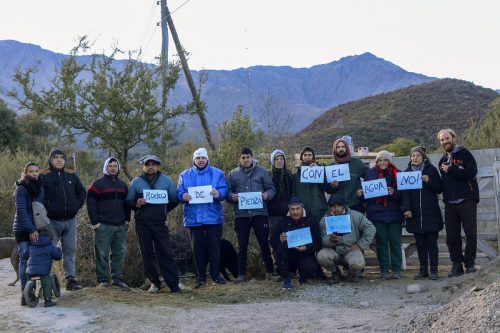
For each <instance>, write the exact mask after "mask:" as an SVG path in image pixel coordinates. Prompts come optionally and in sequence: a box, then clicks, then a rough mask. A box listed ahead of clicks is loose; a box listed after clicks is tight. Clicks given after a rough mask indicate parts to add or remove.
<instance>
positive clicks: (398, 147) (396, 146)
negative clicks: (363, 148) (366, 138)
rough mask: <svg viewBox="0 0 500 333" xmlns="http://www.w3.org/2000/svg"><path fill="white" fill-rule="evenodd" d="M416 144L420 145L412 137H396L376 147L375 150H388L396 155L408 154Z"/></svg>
mask: <svg viewBox="0 0 500 333" xmlns="http://www.w3.org/2000/svg"><path fill="white" fill-rule="evenodd" d="M415 146H418V143H417V142H415V141H414V140H412V139H407V138H396V139H394V141H392V142H391V143H388V144H386V145H383V146H380V147H378V148H375V151H381V150H388V151H390V152H391V153H394V154H395V155H396V156H407V155H409V154H410V150H411V148H413V147H415Z"/></svg>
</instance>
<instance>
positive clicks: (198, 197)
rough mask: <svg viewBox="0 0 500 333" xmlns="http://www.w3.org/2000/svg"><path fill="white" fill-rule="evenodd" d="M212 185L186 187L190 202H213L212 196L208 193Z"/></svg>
mask: <svg viewBox="0 0 500 333" xmlns="http://www.w3.org/2000/svg"><path fill="white" fill-rule="evenodd" d="M210 192H212V185H207V186H195V187H188V194H189V195H190V196H191V200H190V201H189V203H190V204H201V203H211V202H214V197H212V196H211V195H210Z"/></svg>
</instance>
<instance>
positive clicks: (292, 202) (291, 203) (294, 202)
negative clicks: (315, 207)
mask: <svg viewBox="0 0 500 333" xmlns="http://www.w3.org/2000/svg"><path fill="white" fill-rule="evenodd" d="M297 205H300V206H302V207H304V203H303V202H302V200H300V198H299V197H293V198H291V199H290V201H288V207H291V206H297Z"/></svg>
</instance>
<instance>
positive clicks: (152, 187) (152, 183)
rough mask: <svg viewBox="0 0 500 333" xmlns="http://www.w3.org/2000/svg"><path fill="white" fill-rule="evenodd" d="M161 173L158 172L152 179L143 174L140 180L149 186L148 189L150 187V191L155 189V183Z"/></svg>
mask: <svg viewBox="0 0 500 333" xmlns="http://www.w3.org/2000/svg"><path fill="white" fill-rule="evenodd" d="M160 174H161V172H160V171H158V172H157V173H156V174H155V175H154V176H153V177H151V176H149V175H148V174H147V173H145V172H143V173H142V176H141V178H142V179H144V180H145V181H146V183H148V184H149V187H151V189H152V190H154V189H155V183H156V181H157V180H158V178H160Z"/></svg>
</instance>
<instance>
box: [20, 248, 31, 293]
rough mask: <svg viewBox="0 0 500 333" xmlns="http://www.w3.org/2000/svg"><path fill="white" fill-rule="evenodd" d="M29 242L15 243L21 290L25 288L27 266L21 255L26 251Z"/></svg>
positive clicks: (26, 261)
mask: <svg viewBox="0 0 500 333" xmlns="http://www.w3.org/2000/svg"><path fill="white" fill-rule="evenodd" d="M29 246H30V242H19V243H17V253H19V279H21V288H22V289H23V290H24V286H26V282H27V278H26V266H27V265H28V260H27V259H24V258H23V253H24V252H25V251H27V250H28V248H29Z"/></svg>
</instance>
